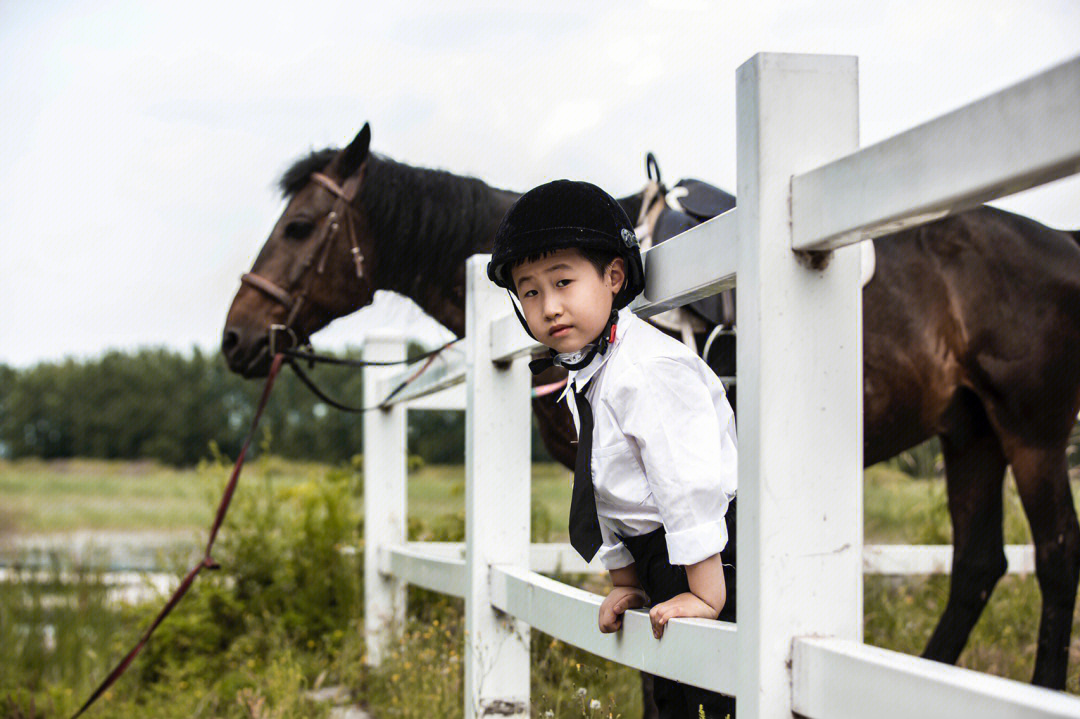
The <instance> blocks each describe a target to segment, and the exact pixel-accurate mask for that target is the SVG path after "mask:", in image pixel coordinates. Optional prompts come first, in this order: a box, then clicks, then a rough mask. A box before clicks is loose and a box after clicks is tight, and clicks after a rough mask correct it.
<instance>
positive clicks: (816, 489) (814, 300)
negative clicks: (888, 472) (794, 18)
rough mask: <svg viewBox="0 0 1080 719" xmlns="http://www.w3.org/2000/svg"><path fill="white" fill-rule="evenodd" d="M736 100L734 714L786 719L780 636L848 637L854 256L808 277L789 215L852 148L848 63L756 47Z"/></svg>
mask: <svg viewBox="0 0 1080 719" xmlns="http://www.w3.org/2000/svg"><path fill="white" fill-rule="evenodd" d="M737 93H738V94H737V103H736V108H737V112H736V114H737V138H738V192H737V196H738V198H739V206H738V212H737V221H738V235H739V243H738V244H739V257H738V269H737V277H738V280H737V290H736V291H737V292H738V304H737V313H738V316H737V320H736V324H737V326H738V328H739V342H738V345H737V358H736V364H737V366H738V377H739V504H738V512H739V517H738V528H739V529H738V531H739V540H738V545H739V620H738V624H739V629H738V648H739V650H738V665H739V676H738V685H737V686H738V692H737V696H738V710H739V716H740V717H743V718H744V719H745V718H747V717H754V718H761V719H764V718H768V719H780V718H781V717H783V718H784V719H789V718H790V717H791V714H792V706H791V703H792V698H791V669H790V666H791V665H790V662H791V654H792V651H791V650H792V639H793V637H796V636H803V635H816V636H831V637H840V638H844V639H852V640H856V641H858V640H860V639H861V637H862V571H861V570H862V536H863V525H862V402H863V396H862V314H861V312H862V310H861V291H860V288H859V267H860V255H859V248H858V246H851V247H844V248H841V249H840V250H837V251H835V252H834V253H833V256H832V257H831V258H830V261H829V263H828V265H827V267H826V268H825V269H823V270H813V269H810V268H808V267H807V266H806V265H804V264H803V263H801V262H800V261H799V260H798V259H797V257H796V255H795V254H794V253H793V251H792V249H791V234H792V233H791V222H790V217H791V216H790V208H789V200H790V195H791V191H790V186H791V182H790V181H791V177H792V175H793V174H795V173H799V172H805V171H807V170H810V169H813V168H814V167H815V166H817V165H820V164H822V163H824V162H826V161H829V160H831V159H834V158H836V157H838V156H840V155H842V154H846V153H848V152H851V151H852V150H854V149H856V148H857V147H858V73H857V64H856V58H854V57H837V56H815V55H779V54H758V55H755V56H754V57H753V58H751V59H750V60H748V61H747V62H746V63H744V64H743V65H742V66H741V67H740V68H739V70H738V73H737Z"/></svg>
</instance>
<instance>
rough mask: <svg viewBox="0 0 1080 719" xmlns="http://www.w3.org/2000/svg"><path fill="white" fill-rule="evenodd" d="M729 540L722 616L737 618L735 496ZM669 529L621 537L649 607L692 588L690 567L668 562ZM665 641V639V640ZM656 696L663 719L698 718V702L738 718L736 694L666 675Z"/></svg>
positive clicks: (716, 717)
mask: <svg viewBox="0 0 1080 719" xmlns="http://www.w3.org/2000/svg"><path fill="white" fill-rule="evenodd" d="M724 519H725V520H726V522H727V532H728V543H727V546H726V547H724V549H723V551H721V552H720V558H721V560H722V561H723V563H724V583H725V584H726V585H727V601H726V602H725V603H724V608H723V610H721V612H720V616H719V619H720V620H722V621H726V622H734V621H735V498H734V497H733V498H732V499H731V502H730V504H729V505H728V510H727V514H726V515H725V516H724ZM665 534H666V532H665V531H664V528H663V527H660V528H659V529H657V530H655V531H652V532H649V533H648V534H642V535H639V536H637V537H619V538H620V539H621V540H622V542H623V544H624V545H625V546H626V548H627V549H628V550H630V554H632V555H633V557H634V566H635V568H636V569H637V575H638V579H639V580H640V581H641V588H642V589H644V590H645V591H646V593H648V595H649V599H650V600H651V602H652V603H651V604H649V605H648V606H649V607H652V606H653V605H655V604H660V603H661V602H666V601H667V600H669V599H671V598H672V597H674V596H676V595H677V594H682V593H683V592H689V591H690V583H689V581H688V580H687V578H686V568H685V567H684V566H682V565H681V564H671V562H669V561H668V551H667V541H666V540H665V539H664V535H665ZM661 641H663V639H661ZM653 697H654V699H655V701H656V708H657V709H659V710H660V719H698V716H699V713H698V705H699V704H700V705H701V706H703V707H704V709H705V716H706V717H707V718H708V719H725V717H728V716H730V717H731V719H735V697H730V696H727V695H726V694H718V693H717V692H710V691H707V690H705V689H699V688H698V687H693V686H690V685H688V684H682V683H680V682H676V681H672V680H671V679H665V678H663V677H654V679H653Z"/></svg>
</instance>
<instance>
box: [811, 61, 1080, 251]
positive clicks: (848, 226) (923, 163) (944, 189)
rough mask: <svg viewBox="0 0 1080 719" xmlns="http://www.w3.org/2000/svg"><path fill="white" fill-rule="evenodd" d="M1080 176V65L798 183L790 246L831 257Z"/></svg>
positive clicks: (840, 161)
mask: <svg viewBox="0 0 1080 719" xmlns="http://www.w3.org/2000/svg"><path fill="white" fill-rule="evenodd" d="M1077 172H1080V58H1076V59H1074V60H1071V61H1069V62H1066V63H1064V64H1062V65H1058V66H1057V67H1054V68H1052V69H1050V70H1047V71H1046V72H1044V73H1042V74H1040V75H1037V76H1035V77H1033V78H1031V79H1029V80H1025V81H1023V82H1021V83H1018V84H1016V85H1013V86H1012V87H1010V88H1007V89H1005V90H1002V91H1001V92H996V93H994V94H993V95H991V96H989V97H987V98H984V99H982V100H979V101H977V102H974V103H972V104H970V105H968V106H966V107H962V108H960V109H959V110H956V111H954V112H951V113H949V114H947V115H944V116H942V117H939V118H937V119H936V120H931V121H930V122H927V123H926V124H924V125H920V126H918V127H915V128H913V129H911V130H908V131H907V132H902V133H900V134H899V135H896V136H894V137H891V138H889V139H887V140H883V141H882V142H879V143H877V144H874V145H871V146H869V147H865V148H863V149H861V150H859V151H857V152H854V153H852V154H850V155H848V156H846V157H843V158H841V159H838V160H834V161H832V162H830V163H828V164H827V165H824V166H822V167H819V168H817V169H816V170H811V171H810V172H807V173H804V174H801V175H796V176H795V177H794V178H792V181H791V214H792V224H793V230H792V245H791V246H792V248H794V249H797V250H827V249H835V248H837V247H842V246H844V245H849V244H852V243H855V242H859V241H860V240H864V239H867V238H870V237H876V236H878V235H883V234H887V233H889V232H895V231H897V230H901V229H904V228H905V227H913V226H916V225H921V224H924V223H926V222H929V221H931V220H935V219H939V218H941V217H944V216H946V215H950V214H955V213H957V212H961V211H963V210H967V209H970V208H972V207H974V206H976V205H978V204H980V203H983V202H989V201H990V200H994V199H997V198H998V197H1002V196H1004V195H1010V194H1013V193H1014V192H1020V191H1021V190H1026V189H1028V188H1030V187H1035V186H1036V185H1042V184H1045V183H1047V182H1050V181H1052V180H1057V179H1059V178H1062V177H1066V176H1068V175H1072V174H1075V173H1077Z"/></svg>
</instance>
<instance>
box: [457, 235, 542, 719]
mask: <svg viewBox="0 0 1080 719" xmlns="http://www.w3.org/2000/svg"><path fill="white" fill-rule="evenodd" d="M490 258H491V256H490V255H488V254H479V255H473V256H472V257H469V258H468V260H467V261H466V265H465V270H466V280H465V281H466V293H465V317H466V319H465V335H466V338H467V339H466V343H467V344H466V350H465V353H466V358H465V361H466V366H467V379H466V396H467V399H466V411H465V543H466V550H465V634H466V636H465V690H464V694H465V719H472V718H473V717H481V716H486V715H488V714H498V715H499V716H509V717H528V716H529V626H528V625H527V624H526V623H525V622H523V621H521V620H518V619H514V618H513V617H510V616H507V615H505V614H503V613H502V612H500V611H498V610H497V609H495V608H494V607H492V606H491V586H490V575H491V565H493V564H511V565H514V566H518V567H523V568H528V566H529V523H530V518H531V517H530V511H529V503H530V499H531V492H530V479H531V477H530V472H531V468H532V465H531V461H530V454H531V451H530V450H531V447H530V441H529V440H530V438H531V434H530V429H531V424H530V423H531V420H532V411H531V406H530V399H529V388H530V384H531V383H530V377H531V374H530V372H529V366H528V361H529V357H528V356H524V357H518V358H517V359H515V360H513V361H512V362H511V363H510V364H509V366H505V367H497V366H495V364H494V363H493V362H492V361H491V321H492V319H494V318H496V317H498V316H499V315H501V314H504V313H505V312H506V309H507V306H506V303H507V302H508V301H509V299H508V297H507V295H506V292H505V291H504V290H501V289H499V288H498V287H496V286H495V285H494V284H492V283H491V281H490V280H488V278H487V274H486V271H485V268H486V265H487V262H488V260H489V259H490Z"/></svg>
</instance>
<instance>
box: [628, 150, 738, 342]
mask: <svg viewBox="0 0 1080 719" xmlns="http://www.w3.org/2000/svg"><path fill="white" fill-rule="evenodd" d="M645 167H646V172H647V173H648V176H649V181H648V183H647V184H646V185H645V189H644V190H643V191H642V201H641V211H640V212H639V213H638V218H637V227H636V228H635V232H636V234H637V236H638V240H639V241H640V243H641V249H642V250H643V251H644V250H646V249H648V248H650V247H652V246H653V245H658V244H660V243H661V242H663V241H665V240H667V239H670V238H672V237H674V236H675V235H678V234H680V233H682V232H685V231H686V230H688V229H690V228H691V227H693V226H695V225H700V224H701V223H702V222H705V221H706V220H709V219H712V218H713V217H716V216H717V215H720V214H723V213H724V212H727V211H728V210H730V209H731V208H733V207H735V196H734V195H731V194H728V193H727V192H724V191H723V190H721V189H720V188H718V187H714V186H713V185H710V184H709V183H707V182H703V181H702V180H695V179H691V178H687V179H682V180H679V182H677V183H676V184H675V185H674V186H673V187H672V188H671V189H667V188H665V187H664V185H663V184H662V183H661V181H660V167H659V165H658V164H657V162H656V158H655V157H654V156H653V154H652V153H651V152H650V153H648V155H646V159H645ZM649 319H650V320H651V321H653V322H655V323H656V324H657V325H660V326H661V327H664V328H666V329H668V330H671V331H674V332H679V333H680V334H681V335H682V338H683V342H684V343H685V344H686V345H688V346H689V347H690V348H691V349H693V350H694V352H695V353H699V350H698V347H697V342H696V340H695V339H694V334H695V333H701V332H704V331H705V330H707V329H708V328H709V325H708V324H706V323H709V324H711V325H721V326H723V327H724V328H725V329H730V328H732V327H734V326H735V290H734V289H731V290H724V291H723V292H720V293H718V294H715V295H711V296H709V297H705V298H702V299H700V300H694V301H693V302H690V303H689V304H686V305H683V306H682V307H676V308H675V309H672V310H668V311H667V312H661V313H660V314H658V315H653V316H652V317H650V318H649Z"/></svg>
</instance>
